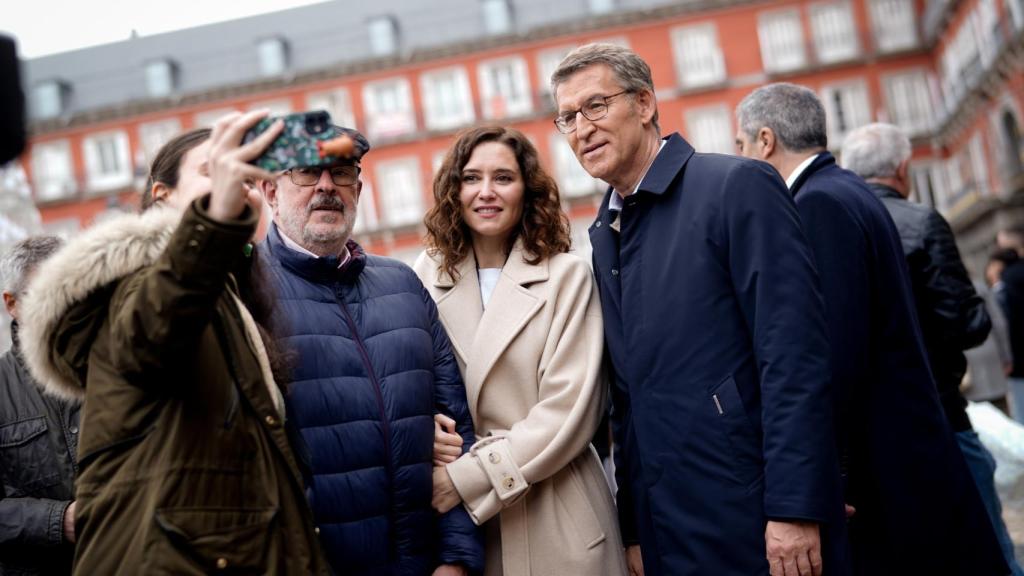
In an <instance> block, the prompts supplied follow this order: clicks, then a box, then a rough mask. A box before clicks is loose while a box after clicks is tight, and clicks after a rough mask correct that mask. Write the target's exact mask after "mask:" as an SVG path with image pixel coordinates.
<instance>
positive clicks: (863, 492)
mask: <svg viewBox="0 0 1024 576" xmlns="http://www.w3.org/2000/svg"><path fill="white" fill-rule="evenodd" d="M736 116H737V121H738V126H739V128H738V131H737V134H736V142H737V145H738V146H739V149H740V153H741V154H743V155H745V156H748V157H750V158H757V159H759V160H765V161H767V162H768V163H769V164H771V165H772V166H774V167H775V169H776V170H778V171H779V173H780V174H781V175H782V177H783V178H785V179H786V183H787V184H788V185H789V190H790V192H791V193H792V194H793V198H794V200H795V202H796V208H797V211H798V212H799V214H800V220H801V223H802V225H803V229H804V233H805V234H806V236H807V239H808V241H809V243H810V245H811V247H812V248H813V250H814V257H815V261H816V263H817V265H818V273H819V275H820V278H821V288H822V295H823V296H824V297H825V311H826V314H825V317H826V322H827V324H828V334H829V340H830V341H831V344H832V364H831V368H832V387H833V390H832V392H833V397H834V398H835V399H837V400H838V402H837V404H836V405H835V411H836V415H837V417H836V422H837V423H838V425H837V427H836V431H837V433H838V436H837V445H838V447H839V449H840V455H841V462H842V464H843V472H844V483H843V488H844V497H845V501H846V502H847V503H848V504H849V505H851V506H852V507H853V508H854V509H855V513H854V514H853V517H852V518H850V520H849V524H848V528H849V536H850V543H851V545H850V549H851V551H852V567H853V568H854V571H855V572H856V573H857V574H860V575H864V576H868V575H870V576H876V575H878V574H948V575H954V574H958V575H963V576H967V575H970V576H982V575H987V576H995V575H997V574H998V575H1005V574H1006V573H1007V571H1008V570H1007V568H1006V565H1005V563H1004V562H1003V559H1002V555H1001V553H1000V551H999V547H998V543H997V542H996V538H995V535H994V534H993V532H992V529H991V522H989V520H988V517H987V515H986V514H985V511H984V510H983V506H982V503H981V499H980V498H979V497H978V494H977V490H976V489H975V487H974V482H973V480H972V478H971V476H970V472H969V471H968V469H967V466H966V465H965V464H964V462H963V458H962V457H961V456H960V453H959V449H958V448H957V443H956V439H955V438H954V436H953V433H952V430H951V429H950V426H949V424H948V422H947V421H946V418H945V417H944V415H943V412H942V408H941V406H940V404H939V398H938V395H937V394H936V391H935V382H934V380H933V379H932V375H931V372H930V370H929V368H928V357H927V355H926V353H925V348H924V340H923V338H922V336H921V330H920V328H919V327H918V322H917V317H916V314H915V304H914V294H913V292H912V290H911V283H910V278H909V274H908V272H907V264H906V261H905V259H904V257H903V251H902V249H901V245H900V237H899V234H898V233H897V232H896V229H895V227H894V226H893V224H892V218H890V217H889V214H888V212H886V210H885V207H884V206H882V203H881V202H880V201H879V200H878V198H876V197H875V195H874V194H872V193H871V191H870V190H869V189H868V186H867V184H866V183H865V182H864V180H863V179H862V178H860V177H859V176H857V175H856V174H853V173H852V172H850V171H848V170H844V169H842V168H840V167H839V166H837V165H836V161H835V158H833V157H832V154H830V153H829V151H828V149H827V144H828V142H827V137H826V133H827V132H826V128H825V109H824V107H823V106H822V104H821V101H820V100H819V99H818V97H817V95H816V94H815V93H814V92H813V91H811V90H810V89H808V88H806V87H804V86H798V85H795V84H787V83H778V84H769V85H767V86H763V87H761V88H758V89H757V90H755V91H754V92H752V93H750V94H749V95H747V97H746V98H744V99H743V101H742V102H740V105H739V106H738V107H737V110H736ZM760 193H761V192H760V191H759V190H756V189H751V190H749V191H748V195H749V196H750V197H753V196H757V195H758V194H760ZM753 201H754V200H753V199H751V202H753ZM986 331H987V328H986Z"/></svg>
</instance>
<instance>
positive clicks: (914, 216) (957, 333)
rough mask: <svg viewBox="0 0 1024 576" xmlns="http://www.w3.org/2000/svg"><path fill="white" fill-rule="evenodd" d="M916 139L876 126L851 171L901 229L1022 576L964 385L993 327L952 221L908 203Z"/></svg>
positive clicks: (944, 372) (856, 150) (949, 394)
mask: <svg viewBox="0 0 1024 576" xmlns="http://www.w3.org/2000/svg"><path fill="white" fill-rule="evenodd" d="M911 152H912V150H911V147H910V139H909V138H907V136H906V135H905V134H903V132H902V131H901V130H900V129H899V128H897V127H896V126H893V125H892V124H868V125H867V126H862V127H861V128H858V129H857V130H855V131H853V132H851V133H850V135H849V136H848V137H847V138H846V141H845V142H843V150H842V158H843V166H845V167H846V168H847V169H849V170H850V171H851V172H853V173H855V174H857V175H858V176H860V177H861V178H864V180H866V181H867V183H868V185H869V186H870V187H871V191H872V192H874V193H875V195H876V196H878V198H879V199H880V200H881V201H882V204H884V205H885V208H886V210H888V211H889V215H890V216H892V220H893V222H894V223H895V224H896V229H897V230H898V231H899V234H900V240H901V241H902V244H903V254H904V255H905V256H906V258H907V264H908V265H909V266H910V281H911V285H912V287H913V290H914V300H915V302H916V303H917V317H918V320H919V321H920V322H921V332H922V334H923V335H924V343H925V348H926V349H927V350H928V360H929V362H930V364H931V369H932V376H934V377H935V383H936V384H937V385H938V391H939V401H940V402H941V403H942V408H943V409H944V410H945V412H946V419H947V420H949V425H950V426H951V427H952V428H953V432H954V433H955V434H956V438H957V442H958V443H959V445H960V451H961V452H963V455H964V458H965V459H966V460H967V467H968V468H969V469H970V470H971V474H972V475H973V476H974V480H975V483H976V484H977V485H978V491H979V492H980V493H981V499H982V501H983V502H984V503H985V508H986V509H987V511H988V514H989V517H990V518H991V519H992V524H993V527H994V528H995V531H996V535H997V536H998V537H999V543H1000V545H1001V547H1002V549H1003V556H1004V558H1006V561H1007V563H1008V564H1010V567H1011V568H1013V573H1014V575H1015V576H1021V575H1022V574H1024V572H1021V569H1020V566H1018V565H1017V561H1016V560H1015V559H1014V554H1013V541H1012V540H1011V539H1010V535H1009V533H1008V532H1007V531H1006V525H1005V524H1004V523H1003V517H1002V506H1001V505H1000V503H999V495H998V494H997V493H996V486H995V460H993V458H992V455H991V454H990V453H989V451H988V450H987V449H986V448H985V447H984V446H983V445H982V444H981V440H979V439H978V434H977V433H976V432H975V431H974V429H973V428H972V427H971V421H970V420H969V419H968V418H967V411H966V407H967V401H966V400H965V399H964V397H963V395H962V394H961V393H960V382H961V380H963V377H964V373H965V372H966V371H967V358H966V357H965V356H964V352H963V351H964V350H966V349H968V348H973V347H975V346H979V345H981V343H982V342H984V341H985V338H986V337H987V336H988V333H989V330H990V328H991V322H990V320H989V316H988V313H987V312H986V310H985V301H984V300H983V299H982V298H981V296H979V295H978V293H977V292H976V291H975V290H974V285H973V284H972V283H971V279H970V278H969V277H968V275H967V269H966V268H964V264H963V261H962V260H961V259H960V251H959V250H958V249H957V247H956V239H955V238H954V237H953V230H952V229H950V227H949V223H947V222H946V219H945V218H943V217H942V215H941V214H939V213H938V212H937V211H935V210H934V209H932V208H929V207H927V206H922V205H921V204H915V203H911V202H908V201H907V197H908V196H910V178H909V165H910V156H911Z"/></svg>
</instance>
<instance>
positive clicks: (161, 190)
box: [149, 182, 172, 203]
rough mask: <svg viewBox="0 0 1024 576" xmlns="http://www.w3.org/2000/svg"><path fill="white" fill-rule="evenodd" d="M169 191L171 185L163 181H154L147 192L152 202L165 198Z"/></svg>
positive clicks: (161, 200)
mask: <svg viewBox="0 0 1024 576" xmlns="http://www.w3.org/2000/svg"><path fill="white" fill-rule="evenodd" d="M171 192H172V190H171V187H170V186H168V185H167V184H164V183H163V182H154V183H153V187H152V188H150V189H149V194H150V196H152V197H153V202H154V203H156V202H163V201H165V200H167V198H168V197H170V195H171Z"/></svg>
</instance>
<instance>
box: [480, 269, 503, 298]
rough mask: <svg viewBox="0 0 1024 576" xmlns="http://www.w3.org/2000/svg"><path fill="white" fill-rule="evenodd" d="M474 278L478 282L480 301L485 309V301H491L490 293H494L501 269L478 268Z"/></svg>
mask: <svg viewBox="0 0 1024 576" xmlns="http://www.w3.org/2000/svg"><path fill="white" fill-rule="evenodd" d="M476 276H477V278H478V279H479V280H480V301H481V302H483V304H484V308H487V301H488V300H490V299H491V292H494V287H495V286H497V284H498V278H500V277H501V268H478V269H477V271H476Z"/></svg>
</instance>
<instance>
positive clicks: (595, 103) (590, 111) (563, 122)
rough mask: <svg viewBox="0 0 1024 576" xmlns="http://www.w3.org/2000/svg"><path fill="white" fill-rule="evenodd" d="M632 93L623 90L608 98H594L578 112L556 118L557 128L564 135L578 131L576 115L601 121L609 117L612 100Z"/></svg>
mask: <svg viewBox="0 0 1024 576" xmlns="http://www.w3.org/2000/svg"><path fill="white" fill-rule="evenodd" d="M629 92H632V90H623V91H622V92H616V93H615V94H609V95H608V96H594V97H593V98H591V99H590V100H587V102H586V104H584V105H583V107H582V108H579V109H578V110H573V111H572V112H564V113H562V114H559V116H558V118H555V128H558V131H559V132H561V133H562V134H569V133H571V132H574V131H576V115H577V114H583V117H584V118H586V119H587V120H590V121H591V122H593V121H594V120H600V119H601V118H604V117H605V116H607V115H608V105H609V104H608V103H609V101H610V100H611V99H612V98H615V97H616V96H621V95H623V94H627V93H629Z"/></svg>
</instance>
